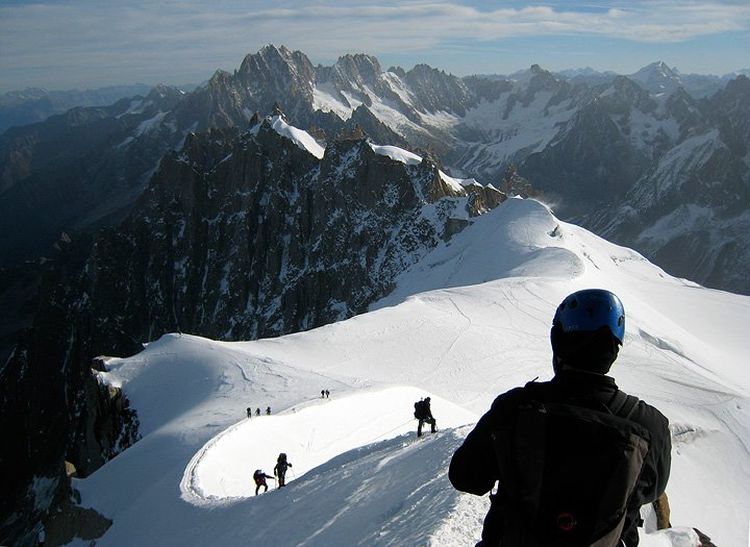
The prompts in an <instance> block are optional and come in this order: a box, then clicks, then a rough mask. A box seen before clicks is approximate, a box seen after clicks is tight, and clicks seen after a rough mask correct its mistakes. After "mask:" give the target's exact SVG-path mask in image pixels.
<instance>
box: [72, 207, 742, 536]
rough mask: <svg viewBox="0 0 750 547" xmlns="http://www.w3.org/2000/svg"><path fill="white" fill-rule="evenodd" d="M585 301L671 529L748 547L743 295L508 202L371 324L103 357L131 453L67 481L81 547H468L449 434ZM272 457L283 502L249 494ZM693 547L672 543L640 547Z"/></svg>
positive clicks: (540, 365) (458, 434)
mask: <svg viewBox="0 0 750 547" xmlns="http://www.w3.org/2000/svg"><path fill="white" fill-rule="evenodd" d="M583 287H603V288H609V289H611V290H614V291H615V292H616V293H617V294H618V295H619V296H620V297H621V298H622V300H623V302H624V305H625V309H626V313H627V323H626V339H625V345H624V348H623V350H622V352H621V354H620V358H619V359H618V361H617V363H616V364H615V366H614V368H613V371H612V372H613V375H614V376H615V377H616V378H617V381H618V384H619V385H620V386H621V387H623V389H625V390H626V391H628V392H630V393H633V394H635V395H638V396H640V397H642V398H644V399H646V400H647V401H649V402H651V403H653V404H655V405H656V406H657V407H659V408H660V409H661V410H662V411H663V412H664V413H665V414H666V415H667V416H668V417H669V418H670V421H671V423H672V433H673V444H674V449H673V469H672V477H671V480H670V484H669V487H668V493H669V496H670V503H671V507H672V523H673V524H674V525H675V526H683V527H684V526H696V527H698V528H699V529H701V530H702V531H704V532H706V533H707V534H709V535H710V536H711V537H712V538H713V539H714V541H715V543H716V544H717V545H721V546H722V547H723V546H735V545H737V546H739V545H743V546H744V545H747V540H748V515H750V489H749V488H748V487H747V486H748V484H750V453H749V447H750V412H748V408H750V400H749V397H748V393H750V376H749V375H748V374H747V373H746V371H745V370H744V367H745V366H746V363H747V350H746V348H745V346H744V341H745V339H746V336H747V332H750V298H748V297H743V296H736V295H732V294H729V293H723V292H720V291H714V290H708V289H704V288H702V287H699V286H697V285H695V284H694V283H691V282H688V281H685V280H680V279H675V278H672V277H670V276H668V275H667V274H665V273H664V272H663V271H662V270H660V269H659V268H657V267H655V266H653V265H652V264H650V263H649V262H648V261H646V260H645V259H644V258H643V257H641V256H640V255H638V254H637V253H635V252H633V251H630V250H628V249H625V248H622V247H617V246H615V245H612V244H610V243H608V242H606V241H604V240H602V239H600V238H598V237H596V236H594V235H592V234H590V233H589V232H587V231H585V230H583V229H580V228H578V227H576V226H573V225H570V224H566V223H563V222H560V221H558V220H557V219H556V218H555V217H554V216H553V215H552V214H551V213H550V211H549V210H548V209H547V208H546V207H545V206H543V205H542V204H540V203H538V202H535V201H533V200H521V199H511V200H508V201H506V202H505V203H504V204H502V205H501V206H500V207H498V208H497V209H495V210H494V211H492V212H491V213H488V214H486V215H483V216H481V217H479V218H477V219H476V220H475V221H474V222H473V223H472V224H471V225H470V226H469V227H467V228H466V229H465V230H464V231H463V232H461V233H460V234H458V235H457V236H455V237H454V238H453V239H452V240H451V241H450V242H448V243H447V244H445V245H442V246H439V247H438V248H436V249H435V250H434V251H433V252H432V253H430V254H429V255H427V256H426V257H425V259H423V260H422V261H421V262H420V263H418V264H416V265H415V266H414V267H413V268H412V269H411V270H409V271H407V272H405V273H404V274H403V275H402V276H401V277H400V278H399V279H398V286H397V287H396V289H395V291H394V292H393V293H392V295H390V296H389V297H388V298H386V299H384V300H383V301H381V302H379V303H377V304H376V305H374V306H372V310H371V311H370V312H369V313H366V314H363V315H360V316H358V317H354V318H352V319H350V320H348V321H343V322H340V323H336V324H333V325H328V326H326V327H322V328H319V329H315V330H313V331H308V332H305V333H299V334H294V335H289V336H284V337H281V338H277V339H268V340H258V341H255V342H242V343H222V342H216V341H211V340H206V339H202V338H199V337H195V336H189V335H183V336H179V335H167V336H164V337H162V338H161V339H160V340H158V341H155V342H152V343H150V344H148V346H147V347H146V348H145V349H144V351H143V352H141V353H140V354H138V355H136V356H133V357H131V358H128V359H115V358H113V359H110V360H109V362H108V367H109V370H110V372H107V373H102V376H103V377H104V378H105V379H106V381H109V382H112V383H114V384H117V385H121V386H123V388H124V390H125V392H126V393H127V394H128V396H129V397H130V399H131V402H132V404H133V406H134V407H135V408H136V409H137V410H138V413H139V417H140V419H141V423H142V426H143V427H142V433H143V439H142V440H141V441H139V442H138V443H137V444H136V445H134V446H133V447H132V448H130V449H128V450H127V451H125V452H124V453H123V454H121V455H119V456H118V457H116V458H115V459H114V460H112V461H110V462H109V463H107V464H106V465H105V466H104V467H102V468H101V469H100V470H99V471H97V472H96V473H95V474H94V475H92V476H91V477H89V478H87V479H85V480H78V481H76V484H75V487H76V488H78V489H79V490H80V491H81V493H82V498H83V501H82V504H83V505H84V506H90V507H94V508H96V509H97V510H98V511H99V512H101V513H103V514H104V515H106V516H107V517H109V518H111V519H113V521H114V524H113V526H112V528H110V530H109V531H108V532H107V533H106V534H105V536H104V537H103V538H101V540H98V543H97V544H98V545H157V544H158V545H207V544H212V545H320V546H323V545H445V546H449V545H473V542H475V541H476V539H477V538H478V537H479V531H480V530H481V521H482V518H483V517H484V514H485V512H486V509H487V506H488V500H487V498H486V497H484V498H480V497H476V496H471V495H464V494H459V493H457V492H456V491H454V490H453V489H452V488H451V486H450V483H449V482H448V480H447V476H446V473H447V465H448V462H449V460H450V457H451V454H452V453H453V451H454V450H455V449H456V447H457V446H458V445H459V444H460V442H461V440H462V438H463V437H465V435H466V433H467V432H468V431H469V429H470V426H462V425H461V424H466V423H469V422H473V421H474V420H476V418H478V416H479V415H480V414H481V413H483V412H484V411H486V409H487V408H488V407H489V405H490V403H491V402H492V400H493V399H494V397H495V396H496V395H497V394H498V393H500V392H503V391H505V390H507V389H509V388H511V387H514V386H516V385H519V384H522V383H524V382H526V381H528V380H530V379H532V378H534V377H536V376H539V377H541V379H547V378H549V377H551V366H550V364H549V362H550V351H549V345H548V332H549V326H550V320H551V317H552V314H553V313H554V309H555V306H556V305H557V303H558V302H559V301H560V300H561V299H562V298H563V297H564V296H565V295H566V294H568V293H569V292H571V291H573V290H576V289H579V288H583ZM321 389H329V390H330V391H331V399H326V400H323V399H320V390H321ZM428 394H430V395H431V396H432V398H433V410H434V414H435V416H436V418H437V419H438V425H439V427H440V430H439V431H438V433H436V434H434V435H430V434H428V435H427V436H426V438H424V439H422V440H419V441H417V440H416V438H415V434H414V429H415V425H416V424H415V421H414V420H413V419H412V411H413V407H412V402H413V401H414V400H416V399H417V398H418V397H421V396H424V395H428ZM268 405H270V406H271V408H272V410H273V414H272V415H271V416H260V417H255V416H254V417H253V418H251V419H249V420H248V419H246V418H245V408H246V407H248V406H250V407H253V408H255V407H260V408H262V409H265V407H266V406H268ZM457 426H460V427H457ZM281 451H284V452H286V453H287V454H288V455H289V461H290V462H292V463H293V464H294V467H293V468H292V470H290V473H289V475H288V479H289V485H288V487H287V488H284V489H282V490H279V491H269V493H267V494H263V495H261V496H258V497H255V496H253V495H251V494H252V493H253V492H252V491H251V489H252V485H251V484H250V483H251V478H250V476H251V474H252V472H253V470H255V469H256V468H261V469H264V470H265V471H266V472H267V473H269V474H271V469H272V467H273V465H274V463H275V456H276V455H277V453H278V452H281ZM271 487H272V488H273V484H272V482H271ZM647 516H648V515H647ZM649 526H650V519H647V531H649V528H648V527H649ZM691 538H692V539H694V536H693V535H692V532H690V531H689V530H688V529H686V528H676V529H674V530H673V531H670V532H669V533H665V532H661V533H644V534H642V542H641V545H644V546H646V547H655V546H657V545H691V541H692V539H691Z"/></svg>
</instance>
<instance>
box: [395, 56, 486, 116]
mask: <svg viewBox="0 0 750 547" xmlns="http://www.w3.org/2000/svg"><path fill="white" fill-rule="evenodd" d="M404 79H405V81H406V82H407V84H408V85H409V87H410V88H411V89H412V91H413V92H414V94H415V95H416V97H417V98H418V100H419V105H420V106H421V107H422V108H423V109H424V110H425V111H427V112H436V111H438V110H447V111H450V112H454V113H456V114H458V115H459V116H463V115H464V114H465V113H466V108H467V107H468V106H469V105H470V104H472V101H473V96H472V94H471V92H470V91H469V89H468V88H467V87H466V84H465V83H464V82H463V80H461V79H460V78H458V77H456V76H453V75H452V74H447V73H446V72H445V71H443V70H438V69H436V68H432V67H431V66H429V65H425V64H418V65H415V66H414V68H412V69H411V70H410V71H409V72H407V73H406V74H405V77H404Z"/></svg>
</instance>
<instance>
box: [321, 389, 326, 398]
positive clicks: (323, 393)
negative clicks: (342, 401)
mask: <svg viewBox="0 0 750 547" xmlns="http://www.w3.org/2000/svg"><path fill="white" fill-rule="evenodd" d="M325 397H326V390H325V389H321V390H320V398H321V399H325Z"/></svg>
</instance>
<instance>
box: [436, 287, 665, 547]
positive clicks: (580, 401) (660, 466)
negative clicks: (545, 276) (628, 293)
mask: <svg viewBox="0 0 750 547" xmlns="http://www.w3.org/2000/svg"><path fill="white" fill-rule="evenodd" d="M624 336H625V311H624V309H623V306H622V302H620V299H619V298H618V297H617V296H615V295H614V294H612V293H611V292H609V291H605V290H601V289H588V290H583V291H578V292H575V293H573V294H571V295H569V296H568V297H566V298H565V299H564V300H563V301H562V303H561V304H560V305H559V306H558V308H557V311H556V313H555V316H554V319H553V321H552V330H551V332H550V339H551V342H552V354H553V357H552V366H553V369H554V372H555V375H554V378H553V379H552V380H551V381H549V382H535V381H532V382H529V383H527V384H526V385H525V386H524V387H521V388H516V389H512V390H510V391H508V392H506V393H503V394H502V395H500V396H498V397H497V398H496V399H495V401H494V403H493V404H492V407H491V408H490V410H489V411H488V412H487V413H486V414H485V415H484V416H482V418H481V419H480V420H479V422H477V424H476V426H475V427H474V429H473V430H472V431H471V432H470V433H469V435H468V436H467V437H466V439H465V440H464V442H463V444H462V445H461V446H460V447H459V448H458V450H456V452H455V453H454V454H453V458H452V460H451V463H450V468H449V471H448V477H449V479H450V481H451V483H452V484H453V486H454V487H455V488H456V489H458V490H461V491H462V492H469V493H471V494H476V495H478V496H481V495H484V494H486V493H488V492H490V491H491V490H492V488H493V487H494V486H495V483H496V482H497V483H498V490H497V493H496V494H492V495H490V500H491V504H490V509H489V512H488V513H487V516H486V517H485V519H484V528H483V530H482V540H481V541H480V543H478V544H477V546H479V547H489V546H490V545H492V546H496V545H502V546H503V547H520V546H524V547H528V546H547V545H582V546H590V545H594V544H596V545H597V547H612V546H615V545H617V546H625V547H635V546H636V545H638V539H639V538H638V530H637V526H638V525H639V522H640V508H641V506H642V505H645V504H648V503H652V502H653V501H654V500H656V499H657V498H658V497H659V495H660V494H662V493H663V492H664V490H665V488H666V485H667V480H668V479H669V471H670V463H671V455H670V451H671V441H670V435H669V421H668V420H667V418H665V417H664V416H663V415H662V414H661V412H659V411H658V410H657V409H656V408H654V407H652V406H650V405H648V404H646V403H645V402H643V401H640V400H639V399H638V398H636V397H633V396H631V395H627V394H625V393H624V392H622V391H620V389H619V388H618V387H617V385H616V384H615V381H614V379H613V378H611V377H610V376H607V375H606V374H607V373H608V372H609V369H610V367H611V365H612V363H614V361H615V359H617V354H618V352H619V348H620V346H621V345H622V342H623V340H624Z"/></svg>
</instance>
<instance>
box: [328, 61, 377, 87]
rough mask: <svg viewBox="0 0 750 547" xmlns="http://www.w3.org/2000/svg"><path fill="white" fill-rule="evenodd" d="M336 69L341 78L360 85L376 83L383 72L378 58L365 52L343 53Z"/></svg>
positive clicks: (335, 66)
mask: <svg viewBox="0 0 750 547" xmlns="http://www.w3.org/2000/svg"><path fill="white" fill-rule="evenodd" d="M334 70H335V71H336V72H337V73H338V74H339V76H340V77H341V78H343V79H344V80H347V81H349V82H352V83H354V84H356V85H358V86H362V85H368V86H374V85H376V83H377V81H378V80H379V78H380V74H381V73H382V72H383V70H382V69H381V68H380V63H379V62H378V60H377V59H376V58H375V57H373V56H372V55H366V54H364V53H355V54H353V55H352V54H347V55H342V56H341V57H339V58H338V60H337V61H336V64H335V65H334Z"/></svg>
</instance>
